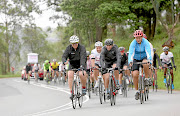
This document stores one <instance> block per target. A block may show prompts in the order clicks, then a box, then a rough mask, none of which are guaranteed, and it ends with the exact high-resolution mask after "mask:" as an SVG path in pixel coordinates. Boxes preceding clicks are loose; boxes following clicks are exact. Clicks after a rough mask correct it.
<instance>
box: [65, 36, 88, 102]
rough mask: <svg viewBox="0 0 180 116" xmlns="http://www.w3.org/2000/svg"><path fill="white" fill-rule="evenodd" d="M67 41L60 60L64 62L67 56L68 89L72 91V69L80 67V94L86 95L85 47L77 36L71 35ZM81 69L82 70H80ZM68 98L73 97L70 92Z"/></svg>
mask: <svg viewBox="0 0 180 116" xmlns="http://www.w3.org/2000/svg"><path fill="white" fill-rule="evenodd" d="M69 42H70V43H71V44H70V45H69V46H68V47H67V48H66V50H65V52H64V54H63V56H62V62H63V64H65V61H66V60H67V58H69V63H70V64H69V71H68V84H69V89H70V91H71V93H72V84H73V78H74V71H73V70H72V69H74V68H76V69H79V68H80V69H81V70H80V71H79V77H80V80H81V83H82V94H83V95H86V80H87V78H86V71H84V70H86V60H87V59H86V49H85V47H84V46H83V45H81V44H79V37H78V36H76V35H73V36H71V37H70V39H69ZM82 71H83V72H82ZM70 99H73V95H72V94H71V96H70Z"/></svg>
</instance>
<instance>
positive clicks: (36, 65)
mask: <svg viewBox="0 0 180 116" xmlns="http://www.w3.org/2000/svg"><path fill="white" fill-rule="evenodd" d="M40 69H41V67H40V64H38V63H36V64H35V65H34V67H33V70H34V76H35V79H37V78H38V77H36V74H38V75H39V70H40Z"/></svg>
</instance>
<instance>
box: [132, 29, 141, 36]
mask: <svg viewBox="0 0 180 116" xmlns="http://www.w3.org/2000/svg"><path fill="white" fill-rule="evenodd" d="M141 36H143V32H142V31H141V30H136V31H135V32H134V37H141Z"/></svg>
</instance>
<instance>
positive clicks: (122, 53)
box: [119, 47, 129, 95]
mask: <svg viewBox="0 0 180 116" xmlns="http://www.w3.org/2000/svg"><path fill="white" fill-rule="evenodd" d="M119 51H120V57H119V58H120V60H119V61H121V63H119V64H120V66H119V67H120V69H125V70H126V69H127V68H128V57H127V54H126V53H125V48H124V47H119ZM125 75H126V76H127V75H128V70H126V71H125ZM122 77H123V74H122V71H120V73H119V79H120V81H119V82H120V90H119V94H120V95H122ZM127 82H129V81H127ZM127 84H128V83H127Z"/></svg>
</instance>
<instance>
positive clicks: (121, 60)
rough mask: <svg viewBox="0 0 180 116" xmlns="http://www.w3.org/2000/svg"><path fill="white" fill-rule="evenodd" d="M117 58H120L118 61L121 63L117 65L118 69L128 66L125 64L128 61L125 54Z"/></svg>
mask: <svg viewBox="0 0 180 116" xmlns="http://www.w3.org/2000/svg"><path fill="white" fill-rule="evenodd" d="M119 58H120V60H119V61H120V62H121V63H119V64H120V68H121V69H123V66H124V65H127V64H128V63H127V61H128V57H127V54H126V53H124V54H123V55H121V54H120V56H119Z"/></svg>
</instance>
